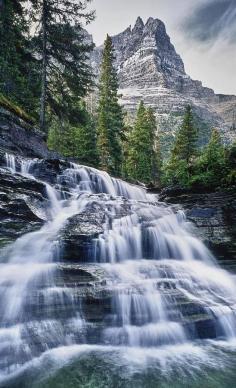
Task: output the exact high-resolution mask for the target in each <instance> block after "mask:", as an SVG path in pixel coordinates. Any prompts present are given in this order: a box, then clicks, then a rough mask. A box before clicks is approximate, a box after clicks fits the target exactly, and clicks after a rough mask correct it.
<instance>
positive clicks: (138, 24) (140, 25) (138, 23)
mask: <svg viewBox="0 0 236 388" xmlns="http://www.w3.org/2000/svg"><path fill="white" fill-rule="evenodd" d="M143 28H144V22H143V19H142V18H141V17H140V16H138V18H137V20H136V22H135V25H134V28H133V31H137V30H143Z"/></svg>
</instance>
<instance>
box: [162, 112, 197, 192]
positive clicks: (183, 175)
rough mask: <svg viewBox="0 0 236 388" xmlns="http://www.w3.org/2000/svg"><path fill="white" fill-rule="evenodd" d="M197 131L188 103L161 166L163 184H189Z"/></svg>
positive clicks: (195, 149)
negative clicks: (168, 155)
mask: <svg viewBox="0 0 236 388" xmlns="http://www.w3.org/2000/svg"><path fill="white" fill-rule="evenodd" d="M197 140H198V131H197V129H196V127H195V125H194V118H193V114H192V109H191V106H190V105H188V106H187V108H186V111H185V115H184V118H183V123H182V126H181V128H180V129H179V131H178V133H177V135H176V138H175V142H174V146H173V148H172V150H171V155H170V158H169V160H168V161H167V162H166V163H165V165H164V166H163V182H164V184H181V185H183V186H189V185H190V180H191V176H192V175H193V168H194V161H195V157H196V154H197Z"/></svg>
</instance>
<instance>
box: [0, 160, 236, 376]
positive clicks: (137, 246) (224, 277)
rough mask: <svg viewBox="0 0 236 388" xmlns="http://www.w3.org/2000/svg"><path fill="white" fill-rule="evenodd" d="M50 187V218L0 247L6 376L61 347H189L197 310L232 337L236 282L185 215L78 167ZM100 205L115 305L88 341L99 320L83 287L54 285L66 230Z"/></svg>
mask: <svg viewBox="0 0 236 388" xmlns="http://www.w3.org/2000/svg"><path fill="white" fill-rule="evenodd" d="M6 164H7V168H8V169H10V171H11V172H12V173H15V172H16V167H15V166H16V163H15V159H14V156H12V155H6ZM37 164H38V165H40V161H37V160H35V161H31V160H23V161H22V162H21V168H20V171H19V174H21V175H23V176H24V177H29V178H31V179H35V178H34V176H33V172H34V166H37ZM45 186H46V190H47V196H48V199H49V208H48V212H47V214H48V221H47V222H46V223H45V225H44V226H43V227H42V228H41V229H40V230H39V231H36V232H32V233H28V234H26V235H24V236H22V237H20V238H19V239H17V240H16V242H15V243H13V244H11V245H10V246H8V247H7V248H6V249H4V250H3V251H2V253H1V264H0V267H1V268H0V297H1V298H0V301H1V302H0V312H1V318H0V326H1V328H0V356H2V362H1V363H0V368H1V370H2V373H3V374H4V373H5V374H9V373H10V372H11V371H13V370H14V369H17V368H18V367H19V365H20V364H23V363H24V362H26V361H29V360H30V359H32V358H33V357H36V356H37V355H40V354H41V353H42V352H44V351H46V350H48V349H51V348H55V347H58V346H62V345H69V344H76V343H86V342H87V343H89V342H91V341H95V342H96V343H97V344H100V345H105V346H107V347H109V346H111V345H112V346H129V347H139V348H159V347H162V346H163V345H164V346H167V345H176V344H183V343H185V342H187V341H189V340H190V339H192V340H193V339H194V338H198V332H197V327H198V326H197V324H196V325H195V323H194V322H195V321H193V322H191V319H192V318H191V317H192V316H191V314H192V315H193V316H195V315H196V314H198V315H199V316H201V317H207V319H209V317H211V319H212V322H213V326H212V327H213V328H214V327H215V330H216V335H218V336H220V337H224V338H228V339H232V338H233V337H235V335H236V329H235V328H236V320H235V306H236V286H235V282H234V279H233V278H232V277H231V276H230V275H229V274H228V273H227V272H225V271H223V270H222V269H220V268H219V267H218V266H217V265H216V262H215V259H214V257H213V256H212V255H211V253H210V252H209V251H208V250H207V249H206V247H205V246H204V245H203V244H202V243H201V241H199V240H198V239H196V238H195V237H194V236H193V235H192V233H191V230H190V228H189V225H188V223H187V222H186V220H185V216H184V214H183V212H181V211H179V212H177V213H176V212H173V210H172V209H171V208H170V207H168V206H166V205H165V204H161V203H158V201H157V198H156V197H155V196H150V195H149V196H147V194H146V192H145V190H144V189H142V188H140V187H136V186H134V185H129V184H128V183H125V182H123V181H121V180H118V179H115V178H111V177H110V176H109V175H108V174H107V173H105V172H102V171H99V170H96V169H94V168H87V167H84V166H78V165H76V164H70V165H69V166H68V168H66V169H64V170H63V172H62V173H61V174H59V175H58V177H57V182H56V185H55V187H56V188H55V187H53V186H52V185H49V184H48V183H45ZM102 193H103V194H102ZM101 194H102V195H101ZM94 202H96V203H97V204H99V205H100V206H101V208H102V209H104V223H103V225H102V227H103V233H100V235H99V237H98V238H96V239H94V240H93V245H94V252H95V257H93V260H94V261H95V262H96V265H97V266H99V267H100V268H101V269H102V270H103V271H105V273H106V276H107V278H106V287H105V289H104V290H103V292H107V291H109V293H110V294H111V295H112V302H111V306H110V310H109V311H108V312H107V314H106V316H105V318H104V321H103V325H102V327H101V325H100V326H99V329H98V328H97V327H96V325H95V326H94V330H95V332H96V333H97V332H98V331H99V334H96V336H94V334H93V336H92V338H93V340H92V339H91V338H90V337H89V333H90V331H91V328H93V325H92V323H91V322H87V321H86V311H85V308H84V306H83V302H82V301H81V298H80V297H78V296H75V294H79V288H78V290H77V286H76V285H74V286H73V287H71V286H70V287H68V286H67V284H66V283H65V284H63V281H62V280H63V279H61V280H60V284H61V283H62V284H61V285H60V286H59V285H57V281H58V279H57V278H58V272H57V269H58V265H59V264H58V263H59V261H60V260H61V256H62V259H63V251H62V250H61V246H60V239H59V235H60V231H61V229H62V228H64V227H65V225H66V223H67V220H68V219H69V218H70V217H72V216H74V215H76V214H79V213H82V212H85V213H86V208H87V206H89V205H90V204H91V203H94ZM71 260H73V257H72V258H71ZM82 260H83V258H81V261H82ZM80 264H81V263H80ZM106 290H107V291H106ZM192 310H194V311H193V313H192V312H191V311H192ZM189 316H190V317H189ZM32 338H33V341H32ZM35 338H37V341H36V342H37V345H36V344H35V341H34V339H35ZM94 338H96V340H94Z"/></svg>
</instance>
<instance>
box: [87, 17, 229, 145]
mask: <svg viewBox="0 0 236 388" xmlns="http://www.w3.org/2000/svg"><path fill="white" fill-rule="evenodd" d="M112 40H113V45H114V49H115V56H116V68H117V70H118V77H119V85H120V93H121V94H122V99H121V102H122V104H123V105H124V107H125V109H126V110H127V111H128V112H129V113H130V115H131V116H133V115H134V112H135V110H136V108H137V104H138V103H139V101H140V100H141V99H143V100H144V102H145V103H146V104H147V105H149V106H151V107H153V108H154V110H155V112H156V115H157V118H158V119H159V124H160V129H164V127H165V126H166V122H167V119H168V116H169V115H170V114H171V115H172V116H173V117H175V125H176V126H177V125H178V122H179V119H180V117H181V115H182V114H183V111H184V109H185V107H186V105H187V104H191V105H192V106H193V107H194V110H195V112H196V113H197V114H198V116H199V117H200V118H202V119H203V120H204V121H205V122H207V123H209V124H210V125H211V126H212V125H214V126H216V127H219V128H221V130H222V131H223V132H224V135H225V138H227V139H228V140H229V139H231V138H234V137H235V133H234V131H233V130H231V127H232V124H233V111H234V109H235V107H236V96H222V95H216V94H215V93H214V91H213V90H212V89H209V88H206V87H203V86H202V83H201V82H200V81H195V80H192V79H191V78H190V77H189V76H188V75H187V74H186V72H185V68H184V63H183V61H182V59H181V57H180V56H179V55H178V54H177V53H176V51H175V48H174V46H173V45H172V43H171V41H170V38H169V36H168V35H167V32H166V28H165V25H164V23H163V22H162V21H161V20H158V19H153V18H149V19H148V21H147V23H146V24H144V23H143V21H142V19H141V18H140V17H139V18H138V19H137V21H136V24H135V26H134V28H131V27H129V28H127V29H126V30H125V31H123V32H122V33H120V34H118V35H116V36H114V37H113V38H112ZM102 50H103V48H102V47H97V48H96V49H95V50H94V53H93V55H92V58H91V62H92V66H93V68H94V70H95V73H96V74H99V68H100V63H101V57H102ZM178 116H180V117H178ZM172 124H173V123H172Z"/></svg>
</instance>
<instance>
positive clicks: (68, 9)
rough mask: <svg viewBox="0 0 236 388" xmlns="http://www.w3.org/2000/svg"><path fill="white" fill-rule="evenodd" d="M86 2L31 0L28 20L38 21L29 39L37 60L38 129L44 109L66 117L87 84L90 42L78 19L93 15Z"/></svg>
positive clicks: (43, 118) (42, 125) (89, 81)
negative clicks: (31, 40)
mask: <svg viewBox="0 0 236 388" xmlns="http://www.w3.org/2000/svg"><path fill="white" fill-rule="evenodd" d="M89 2H90V0H84V1H78V2H76V1H73V0H62V1H60V2H58V1H57V0H31V3H32V6H33V13H32V14H33V16H32V20H33V22H34V23H37V24H39V33H38V34H37V35H35V38H34V40H33V43H34V48H35V55H36V56H37V57H40V63H41V97H40V128H41V130H44V131H46V129H47V128H46V113H47V111H50V112H51V114H53V115H55V116H57V117H58V118H60V119H63V120H69V121H70V116H71V107H72V108H73V106H74V105H75V104H76V103H77V101H78V99H80V98H81V97H84V96H85V94H86V92H87V91H88V89H89V87H90V86H91V83H92V72H91V69H90V66H89V64H88V57H89V53H90V51H91V50H92V48H93V45H92V44H90V43H87V42H86V39H85V35H84V34H85V32H84V30H83V28H82V25H81V20H83V21H85V22H90V21H91V20H92V19H93V17H94V14H93V12H86V8H87V5H88V3H89ZM78 119H79V118H78Z"/></svg>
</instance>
